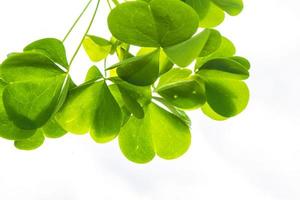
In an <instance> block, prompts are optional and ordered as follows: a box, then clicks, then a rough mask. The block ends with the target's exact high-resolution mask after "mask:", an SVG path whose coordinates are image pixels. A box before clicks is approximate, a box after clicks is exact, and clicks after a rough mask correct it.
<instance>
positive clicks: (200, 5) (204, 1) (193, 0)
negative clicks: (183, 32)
mask: <svg viewBox="0 0 300 200" xmlns="http://www.w3.org/2000/svg"><path fill="white" fill-rule="evenodd" d="M183 1H184V2H185V3H186V4H188V5H190V6H191V7H192V8H193V9H194V10H195V11H196V12H197V14H198V16H199V20H200V21H201V20H203V18H204V17H205V16H206V15H207V13H208V11H209V6H210V0H183Z"/></svg>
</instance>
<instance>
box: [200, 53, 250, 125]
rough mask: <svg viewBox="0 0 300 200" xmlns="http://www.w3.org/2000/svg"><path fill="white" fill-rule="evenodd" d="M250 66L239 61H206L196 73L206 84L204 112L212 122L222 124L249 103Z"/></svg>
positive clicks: (245, 62) (242, 60) (243, 60)
mask: <svg viewBox="0 0 300 200" xmlns="http://www.w3.org/2000/svg"><path fill="white" fill-rule="evenodd" d="M249 67H250V66H249V62H248V61H247V60H246V59H245V58H242V57H229V58H217V59H212V60H209V61H208V62H207V63H205V64H204V65H203V66H202V67H201V68H199V71H198V72H197V73H198V74H199V75H200V76H201V77H202V78H203V80H204V81H205V93H206V99H207V103H206V104H205V105H204V106H203V107H202V110H203V112H204V113H205V114H206V115H208V116H209V117H211V118H213V119H215V120H225V119H226V118H229V117H233V116H235V115H237V114H239V113H240V112H241V111H243V110H244V109H245V107H246V106H247V104H248V100H249V90H248V87H247V85H246V84H245V83H244V82H243V81H241V80H243V79H246V78H248V76H249V73H248V69H249Z"/></svg>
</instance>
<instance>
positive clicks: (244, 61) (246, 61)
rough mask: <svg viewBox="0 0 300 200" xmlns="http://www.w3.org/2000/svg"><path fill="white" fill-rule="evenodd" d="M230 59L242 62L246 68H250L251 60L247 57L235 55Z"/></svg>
mask: <svg viewBox="0 0 300 200" xmlns="http://www.w3.org/2000/svg"><path fill="white" fill-rule="evenodd" d="M229 59H231V60H234V61H236V62H238V63H240V64H241V65H242V66H243V67H244V68H246V69H248V70H249V69H250V67H251V64H250V62H249V61H248V60H247V59H246V58H243V57H240V56H233V57H230V58H229Z"/></svg>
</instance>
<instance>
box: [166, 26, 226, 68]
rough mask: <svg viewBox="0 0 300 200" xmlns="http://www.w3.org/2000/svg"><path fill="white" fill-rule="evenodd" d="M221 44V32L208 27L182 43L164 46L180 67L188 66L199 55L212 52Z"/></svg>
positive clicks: (168, 54)
mask: <svg viewBox="0 0 300 200" xmlns="http://www.w3.org/2000/svg"><path fill="white" fill-rule="evenodd" d="M220 45H221V35H220V33H219V32H218V31H216V30H212V29H206V30H204V31H202V32H201V33H199V34H197V35H195V36H194V37H192V38H190V39H188V40H186V41H184V42H182V43H179V44H177V45H174V46H171V47H167V48H164V52H165V53H166V54H167V56H168V57H169V58H170V60H171V61H172V62H173V63H175V64H176V65H178V66H180V67H186V66H188V65H189V64H191V63H192V62H193V61H194V60H195V59H196V58H197V57H203V56H208V55H210V54H212V53H213V52H215V51H216V50H217V49H218V48H219V47H220Z"/></svg>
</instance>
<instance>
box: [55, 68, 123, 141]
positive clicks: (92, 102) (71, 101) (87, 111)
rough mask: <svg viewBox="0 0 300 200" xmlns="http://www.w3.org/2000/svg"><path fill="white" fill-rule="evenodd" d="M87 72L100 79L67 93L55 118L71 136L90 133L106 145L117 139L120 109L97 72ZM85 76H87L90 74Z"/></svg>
mask: <svg viewBox="0 0 300 200" xmlns="http://www.w3.org/2000/svg"><path fill="white" fill-rule="evenodd" d="M89 72H90V73H94V74H96V75H95V77H97V76H98V78H99V79H100V80H92V81H88V82H86V83H84V84H82V85H80V86H78V87H76V88H74V89H72V90H70V92H69V94H68V96H67V99H66V101H65V103H64V105H63V107H62V108H61V110H60V111H59V112H58V113H57V116H56V119H57V121H58V122H59V124H60V125H61V126H62V127H63V128H64V129H65V130H67V131H69V132H71V133H76V134H85V133H87V132H90V134H91V136H92V138H93V139H94V140H95V141H96V142H99V143H103V142H108V141H110V140H112V139H113V138H115V137H116V136H117V134H118V133H119V130H120V128H121V122H122V113H121V109H120V107H119V105H118V103H117V102H116V100H115V99H114V97H113V95H112V94H111V92H110V90H109V88H108V86H107V84H106V82H105V81H104V80H101V78H102V77H101V76H99V72H96V71H94V70H90V71H89ZM88 76H89V77H91V75H90V74H88ZM112 122H113V123H112Z"/></svg>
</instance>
